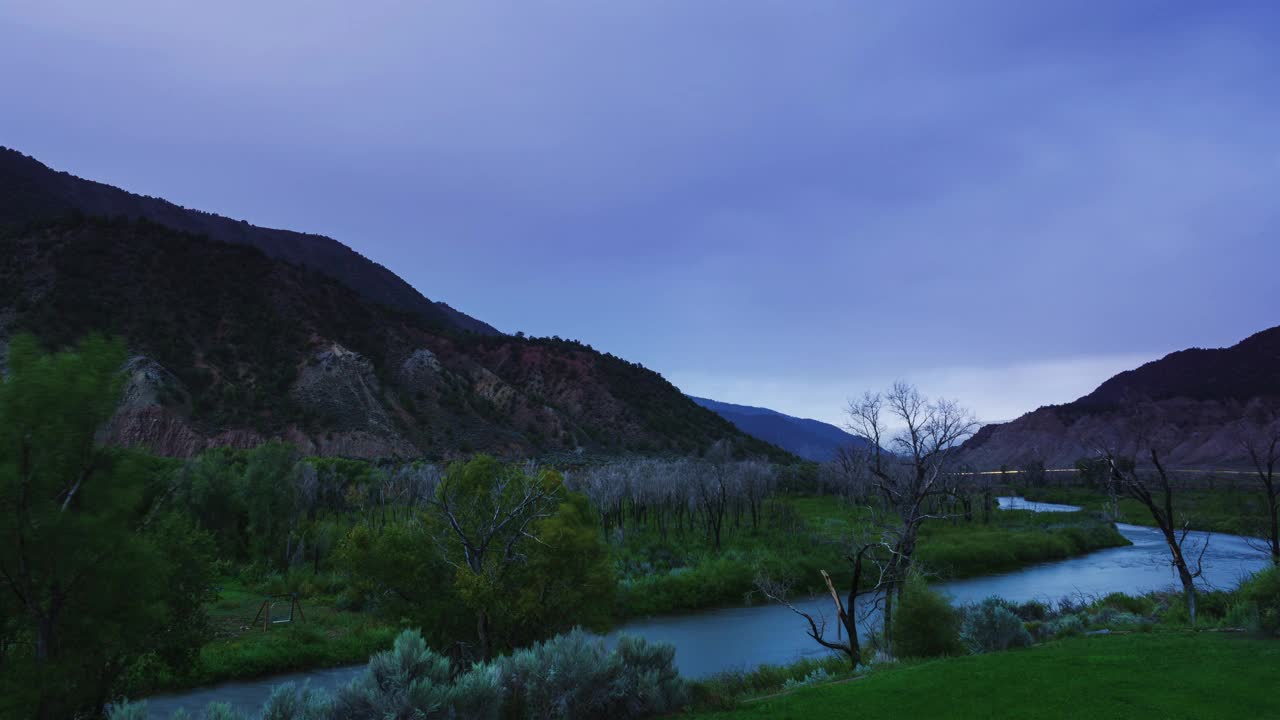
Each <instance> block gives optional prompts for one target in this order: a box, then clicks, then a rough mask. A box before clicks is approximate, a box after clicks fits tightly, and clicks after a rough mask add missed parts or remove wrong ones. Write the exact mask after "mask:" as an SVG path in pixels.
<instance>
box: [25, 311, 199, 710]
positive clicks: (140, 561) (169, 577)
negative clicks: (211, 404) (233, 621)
mask: <svg viewBox="0 0 1280 720" xmlns="http://www.w3.org/2000/svg"><path fill="white" fill-rule="evenodd" d="M123 360H124V346H123V344H122V343H119V342H116V341H108V340H105V339H102V338H100V337H90V338H88V339H86V340H84V341H82V342H81V343H80V344H79V345H78V346H77V347H76V348H75V349H74V350H72V351H68V352H61V353H56V354H53V355H46V354H44V353H43V352H42V351H41V350H40V348H39V345H38V344H37V342H36V341H35V339H34V338H32V337H30V336H18V337H16V338H14V339H13V341H12V343H11V345H10V352H9V374H8V376H7V377H6V378H5V379H4V382H3V383H0V537H2V538H4V541H3V542H2V543H0V591H3V592H4V593H6V594H8V595H9V597H10V603H11V604H10V607H11V608H12V609H11V612H13V613H14V615H15V616H16V617H15V618H14V620H13V622H14V623H15V624H16V627H17V629H16V632H17V633H19V634H20V636H21V639H22V640H23V641H24V642H23V643H22V644H20V645H15V646H13V647H10V648H6V650H7V652H8V654H7V656H6V657H5V658H4V660H3V664H4V666H5V673H4V675H3V681H0V684H3V685H4V687H2V688H0V702H6V703H9V704H10V705H12V706H13V707H14V708H17V709H16V710H15V712H14V714H16V715H19V716H27V717H36V718H62V717H71V716H72V715H74V714H76V713H77V712H78V711H80V710H81V709H84V708H86V707H87V708H96V709H98V710H101V707H102V705H103V703H104V702H105V701H106V699H107V698H108V695H109V692H110V690H111V688H112V687H113V685H114V684H115V682H116V680H117V679H118V678H119V676H120V674H121V673H122V672H123V671H124V670H125V669H126V668H127V667H128V666H129V664H130V663H132V662H133V661H134V660H135V659H136V658H138V657H140V656H141V655H143V654H145V653H148V652H160V653H161V654H163V655H167V656H168V657H169V658H173V659H176V661H177V662H181V661H182V660H181V658H182V656H183V653H182V649H183V648H181V647H175V646H174V644H173V643H177V644H178V645H181V644H183V643H185V642H193V641H194V640H193V639H192V638H190V636H189V635H187V634H185V632H184V627H185V626H186V625H187V624H188V623H191V624H195V625H198V624H199V615H200V611H199V601H200V599H201V598H203V597H205V596H206V595H207V593H208V587H207V583H206V581H205V580H206V578H207V575H206V574H205V573H206V572H207V570H208V565H207V562H208V556H207V553H206V552H205V551H206V550H207V548H208V545H207V542H208V538H207V536H204V535H203V534H199V533H195V531H194V530H189V529H187V530H184V529H182V528H180V527H179V526H178V525H177V524H174V523H171V522H165V521H163V513H162V512H161V510H162V507H163V500H164V499H165V497H166V493H167V490H168V487H169V485H170V484H171V473H170V471H169V469H168V465H167V464H165V463H164V462H163V461H159V460H156V459H154V458H148V457H145V456H142V455H140V454H138V453H134V452H128V451H119V450H108V449H106V448H103V447H100V446H99V445H97V443H96V442H95V436H96V434H97V432H98V430H99V428H100V427H101V426H102V425H103V424H104V423H105V422H106V421H107V419H108V418H110V416H111V414H112V412H113V411H114V410H115V406H116V402H117V401H118V399H119V396H120V391H121V387H122V381H121V375H120V367H121V365H122V363H123ZM188 530H189V532H188ZM167 542H177V543H179V544H180V546H179V547H166V546H163V543H167ZM171 558H174V559H171ZM184 561H186V562H190V563H191V565H189V566H187V567H179V566H177V565H176V564H175V562H184ZM10 627H11V628H12V627H13V626H12V625H11V626H10ZM184 669H185V668H179V670H184ZM0 714H2V713H0Z"/></svg>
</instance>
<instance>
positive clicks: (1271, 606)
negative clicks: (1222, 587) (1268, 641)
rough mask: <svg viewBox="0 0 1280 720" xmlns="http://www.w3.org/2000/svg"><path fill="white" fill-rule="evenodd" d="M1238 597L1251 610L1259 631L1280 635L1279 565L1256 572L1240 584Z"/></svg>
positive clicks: (1268, 634) (1270, 634)
mask: <svg viewBox="0 0 1280 720" xmlns="http://www.w3.org/2000/svg"><path fill="white" fill-rule="evenodd" d="M1238 594H1239V596H1240V599H1241V600H1242V601H1243V602H1244V603H1246V604H1247V606H1248V607H1249V608H1250V609H1252V610H1253V612H1254V614H1255V618H1256V619H1254V621H1253V623H1251V624H1256V625H1255V626H1256V628H1257V630H1258V631H1259V632H1261V633H1263V634H1265V635H1267V636H1270V637H1275V636H1278V635H1280V567H1276V566H1272V567H1268V568H1267V569H1265V570H1262V571H1260V572H1258V573H1257V574H1256V575H1254V576H1253V577H1252V578H1249V579H1248V580H1246V581H1245V582H1244V584H1242V585H1241V586H1240V590H1239V593H1238Z"/></svg>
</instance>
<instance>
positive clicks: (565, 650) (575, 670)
mask: <svg viewBox="0 0 1280 720" xmlns="http://www.w3.org/2000/svg"><path fill="white" fill-rule="evenodd" d="M674 657H675V649H674V648H673V647H671V646H669V645H652V646H651V645H649V644H648V643H646V642H645V641H643V640H633V639H629V638H624V639H622V640H620V641H619V644H618V649H617V650H616V651H614V652H609V651H607V650H606V649H605V647H604V643H603V641H601V640H600V639H598V638H595V637H592V636H590V635H588V634H587V633H585V632H583V631H582V630H581V629H577V628H575V629H574V630H573V631H571V632H568V633H566V634H564V635H558V636H556V637H554V638H551V639H550V640H547V641H545V642H541V643H537V644H536V645H533V646H532V647H529V648H525V649H523V650H517V651H515V652H513V653H512V654H511V655H509V656H507V657H504V658H502V659H500V660H499V661H498V663H497V665H498V667H499V669H500V674H501V677H502V681H503V683H504V684H505V685H506V687H507V689H508V691H509V692H510V697H509V702H508V707H507V715H508V716H510V717H520V718H528V719H529V720H541V719H542V718H547V719H550V718H570V719H572V718H597V717H608V718H639V717H647V716H649V715H656V714H664V713H668V712H671V711H673V710H675V709H677V708H679V707H681V706H683V705H684V703H685V702H686V701H687V697H688V693H687V690H686V688H685V685H684V683H683V681H681V680H680V678H679V675H678V674H677V673H676V670H675V668H674V665H673V663H672V661H673V659H674Z"/></svg>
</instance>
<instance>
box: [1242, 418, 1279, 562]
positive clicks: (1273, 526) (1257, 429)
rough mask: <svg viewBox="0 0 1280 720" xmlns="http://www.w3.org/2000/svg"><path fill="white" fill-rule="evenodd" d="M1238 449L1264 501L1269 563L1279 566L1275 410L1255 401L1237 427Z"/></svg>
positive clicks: (1277, 451)
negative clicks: (1251, 471)
mask: <svg viewBox="0 0 1280 720" xmlns="http://www.w3.org/2000/svg"><path fill="white" fill-rule="evenodd" d="M1236 438H1237V441H1238V442H1239V444H1240V448H1241V449H1242V450H1244V452H1245V454H1246V455H1248V456H1249V462H1250V463H1251V464H1252V465H1253V471H1254V473H1255V474H1256V476H1257V479H1258V482H1259V483H1260V484H1261V485H1262V491H1263V493H1264V495H1265V498H1266V510H1267V519H1268V521H1269V527H1268V529H1267V530H1268V531H1267V538H1266V540H1267V545H1268V548H1267V549H1268V550H1270V552H1271V562H1272V563H1273V564H1275V565H1280V486H1277V483H1276V464H1277V462H1280V417H1277V412H1276V408H1275V407H1273V406H1270V405H1267V404H1264V403H1262V402H1261V401H1255V402H1253V403H1251V404H1250V405H1249V406H1248V407H1247V408H1245V412H1244V417H1243V418H1241V420H1240V422H1239V423H1237V425H1236Z"/></svg>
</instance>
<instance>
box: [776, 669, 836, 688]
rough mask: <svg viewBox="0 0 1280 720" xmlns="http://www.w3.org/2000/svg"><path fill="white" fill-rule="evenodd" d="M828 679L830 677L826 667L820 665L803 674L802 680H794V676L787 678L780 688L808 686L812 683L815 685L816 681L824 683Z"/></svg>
mask: <svg viewBox="0 0 1280 720" xmlns="http://www.w3.org/2000/svg"><path fill="white" fill-rule="evenodd" d="M830 679H831V675H830V674H829V673H828V672H827V669H826V668H821V667H820V668H817V669H815V670H814V671H813V672H811V673H809V674H808V675H805V676H804V679H803V680H796V679H795V678H787V681H786V682H785V683H783V685H782V689H783V690H796V689H798V688H802V687H810V686H813V685H817V684H818V683H824V682H826V681H828V680H830Z"/></svg>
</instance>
